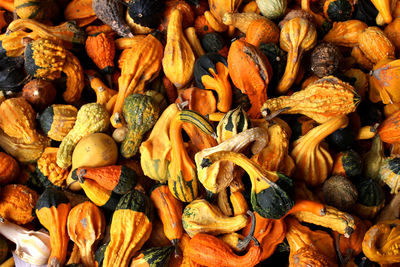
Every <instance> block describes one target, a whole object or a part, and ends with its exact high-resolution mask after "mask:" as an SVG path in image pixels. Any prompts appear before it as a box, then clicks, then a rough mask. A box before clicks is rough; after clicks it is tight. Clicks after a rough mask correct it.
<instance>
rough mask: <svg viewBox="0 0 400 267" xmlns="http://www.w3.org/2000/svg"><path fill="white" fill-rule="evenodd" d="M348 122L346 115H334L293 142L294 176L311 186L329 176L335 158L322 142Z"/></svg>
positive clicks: (320, 182)
mask: <svg viewBox="0 0 400 267" xmlns="http://www.w3.org/2000/svg"><path fill="white" fill-rule="evenodd" d="M347 123H348V119H347V117H346V116H339V117H334V118H332V119H330V120H328V121H327V122H325V123H324V124H321V125H320V126H318V127H315V128H313V129H312V130H310V131H309V132H308V133H307V134H306V135H304V136H302V137H300V138H299V139H297V140H296V141H294V142H293V149H292V152H291V153H290V154H291V156H292V157H293V159H294V161H295V162H296V166H297V167H296V170H295V174H294V176H295V177H296V178H297V179H301V180H303V181H305V182H306V184H307V185H309V186H317V185H321V184H322V183H323V182H324V181H325V179H326V178H328V176H329V175H330V173H331V171H332V167H333V159H332V156H331V155H330V153H329V151H328V150H326V149H325V148H324V147H323V146H321V144H320V143H321V142H322V141H323V140H324V138H325V137H327V136H328V135H330V134H331V133H333V132H334V131H336V130H337V129H339V128H341V127H344V126H346V125H347Z"/></svg>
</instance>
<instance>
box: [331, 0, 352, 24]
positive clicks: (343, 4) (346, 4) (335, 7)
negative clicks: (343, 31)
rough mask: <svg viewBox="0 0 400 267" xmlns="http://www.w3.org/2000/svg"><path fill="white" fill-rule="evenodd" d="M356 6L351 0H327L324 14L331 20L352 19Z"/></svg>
mask: <svg viewBox="0 0 400 267" xmlns="http://www.w3.org/2000/svg"><path fill="white" fill-rule="evenodd" d="M353 11H354V6H353V3H352V2H351V1H350V0H327V1H325V3H324V15H325V18H327V19H328V20H330V21H346V20H349V19H351V15H352V14H353Z"/></svg>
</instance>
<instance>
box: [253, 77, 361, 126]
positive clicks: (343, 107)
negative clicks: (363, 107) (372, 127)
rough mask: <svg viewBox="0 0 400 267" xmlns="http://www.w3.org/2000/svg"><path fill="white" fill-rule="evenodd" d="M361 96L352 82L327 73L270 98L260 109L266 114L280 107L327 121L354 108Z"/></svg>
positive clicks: (322, 121) (282, 109) (286, 112)
mask: <svg viewBox="0 0 400 267" xmlns="http://www.w3.org/2000/svg"><path fill="white" fill-rule="evenodd" d="M360 100H361V99H360V97H359V96H358V95H357V93H356V92H355V91H354V87H353V86H351V85H350V84H348V83H345V82H343V81H341V80H339V79H338V78H336V77H334V76H326V77H324V78H322V79H319V80H317V81H316V82H314V83H311V84H310V85H308V86H307V87H306V88H305V89H303V90H301V91H298V92H295V93H293V94H292V95H291V96H280V97H277V98H271V99H268V100H267V101H265V103H264V105H263V106H262V108H261V110H262V115H263V116H264V117H265V116H267V115H269V114H272V113H274V112H276V111H281V114H303V115H306V116H307V117H309V118H311V119H313V120H315V121H316V122H318V123H325V122H327V121H328V120H330V119H333V118H335V117H338V116H343V115H345V114H349V113H351V112H353V111H355V109H356V107H357V105H358V103H359V102H360ZM332 103H335V105H332Z"/></svg>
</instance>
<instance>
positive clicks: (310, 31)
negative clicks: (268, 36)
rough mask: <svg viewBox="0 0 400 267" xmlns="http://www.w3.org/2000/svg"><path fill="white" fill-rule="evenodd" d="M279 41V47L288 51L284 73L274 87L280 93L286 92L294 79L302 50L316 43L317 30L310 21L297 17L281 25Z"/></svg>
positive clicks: (308, 48)
mask: <svg viewBox="0 0 400 267" xmlns="http://www.w3.org/2000/svg"><path fill="white" fill-rule="evenodd" d="M279 42H280V46H281V48H282V49H283V50H284V51H286V52H288V55H287V63H286V69H285V73H284V74H283V76H282V78H281V80H280V81H279V84H278V87H277V88H276V92H277V93H278V94H280V95H281V94H284V93H286V92H287V91H288V90H289V88H290V87H291V86H292V84H293V83H294V81H295V80H296V77H297V73H298V72H299V67H300V63H301V58H302V57H303V54H304V52H306V51H308V50H310V49H312V48H313V47H314V46H315V45H316V42H317V31H316V29H315V26H314V25H313V24H312V23H311V22H310V21H308V20H306V19H303V18H299V17H297V18H294V19H291V20H289V21H288V22H286V23H285V25H284V26H283V27H282V30H281V35H280V41H279Z"/></svg>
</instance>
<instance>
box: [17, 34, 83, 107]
mask: <svg viewBox="0 0 400 267" xmlns="http://www.w3.org/2000/svg"><path fill="white" fill-rule="evenodd" d="M24 56H25V70H26V72H27V73H28V74H29V75H32V76H33V77H36V78H45V79H49V80H54V79H56V78H59V77H60V76H61V71H62V72H64V73H65V74H66V75H67V90H66V91H65V92H64V94H63V97H64V100H65V101H66V102H68V103H72V102H75V101H77V100H78V99H79V98H80V97H81V93H82V90H83V87H84V81H83V70H82V66H81V64H80V62H79V60H78V58H76V57H75V56H74V55H73V54H72V53H71V52H70V51H68V50H66V49H65V48H64V47H62V46H60V45H59V44H57V43H56V42H55V41H54V40H52V39H44V38H41V39H38V40H36V41H33V42H31V43H28V44H27V46H26V47H25V52H24Z"/></svg>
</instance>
